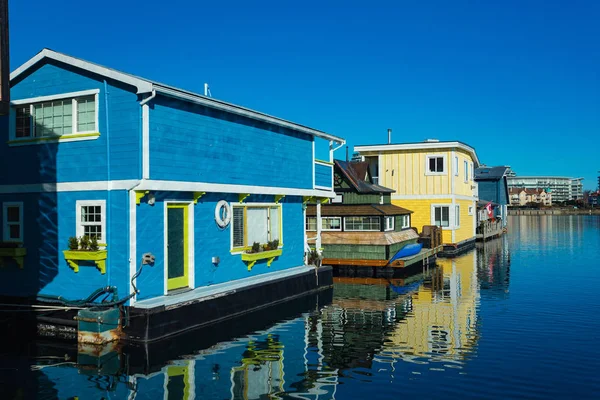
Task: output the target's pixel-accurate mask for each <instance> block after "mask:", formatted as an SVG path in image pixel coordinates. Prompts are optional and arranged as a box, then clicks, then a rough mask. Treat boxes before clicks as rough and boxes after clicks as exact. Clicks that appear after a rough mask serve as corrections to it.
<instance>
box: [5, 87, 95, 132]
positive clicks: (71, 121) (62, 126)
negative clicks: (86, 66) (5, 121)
mask: <svg viewBox="0 0 600 400" xmlns="http://www.w3.org/2000/svg"><path fill="white" fill-rule="evenodd" d="M98 94H99V90H98V89H93V90H85V91H80V92H72V93H64V94H59V95H53V96H43V97H36V98H31V99H24V100H14V101H12V103H11V104H12V108H11V124H12V125H13V126H12V127H11V130H10V131H11V140H24V139H44V138H59V137H61V136H64V135H77V134H88V133H97V132H98V130H99V128H98Z"/></svg>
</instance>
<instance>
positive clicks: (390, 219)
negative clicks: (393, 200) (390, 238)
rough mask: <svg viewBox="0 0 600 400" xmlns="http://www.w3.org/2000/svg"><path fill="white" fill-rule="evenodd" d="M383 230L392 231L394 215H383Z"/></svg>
mask: <svg viewBox="0 0 600 400" xmlns="http://www.w3.org/2000/svg"><path fill="white" fill-rule="evenodd" d="M385 230H386V231H393V230H394V217H387V216H386V217H385Z"/></svg>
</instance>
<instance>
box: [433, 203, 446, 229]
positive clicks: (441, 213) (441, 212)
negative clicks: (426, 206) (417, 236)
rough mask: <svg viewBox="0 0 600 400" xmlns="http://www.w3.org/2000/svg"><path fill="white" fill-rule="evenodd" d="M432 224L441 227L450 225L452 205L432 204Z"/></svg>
mask: <svg viewBox="0 0 600 400" xmlns="http://www.w3.org/2000/svg"><path fill="white" fill-rule="evenodd" d="M431 224H432V225H437V226H441V227H448V226H450V206H448V205H443V206H442V205H439V206H436V205H432V206H431Z"/></svg>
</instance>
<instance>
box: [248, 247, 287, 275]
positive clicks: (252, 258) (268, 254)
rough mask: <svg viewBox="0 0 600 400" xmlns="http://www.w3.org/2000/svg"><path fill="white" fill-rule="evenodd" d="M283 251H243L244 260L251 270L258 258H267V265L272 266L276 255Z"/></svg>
mask: <svg viewBox="0 0 600 400" xmlns="http://www.w3.org/2000/svg"><path fill="white" fill-rule="evenodd" d="M282 253H283V250H282V249H277V250H267V251H261V252H259V253H242V261H244V262H246V263H248V271H251V270H252V267H253V266H254V264H256V262H257V261H258V260H267V267H270V266H271V263H272V262H273V260H274V259H275V257H279V256H280V255H281V254H282Z"/></svg>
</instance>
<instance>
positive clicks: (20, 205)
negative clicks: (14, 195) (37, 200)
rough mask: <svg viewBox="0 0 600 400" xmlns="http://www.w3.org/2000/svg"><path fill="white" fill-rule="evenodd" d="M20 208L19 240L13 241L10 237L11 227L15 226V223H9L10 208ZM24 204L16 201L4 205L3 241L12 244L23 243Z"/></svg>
mask: <svg viewBox="0 0 600 400" xmlns="http://www.w3.org/2000/svg"><path fill="white" fill-rule="evenodd" d="M9 207H18V208H19V222H18V224H19V238H18V239H11V237H10V226H11V225H15V223H14V222H9V221H8V208H9ZM23 231H24V229H23V202H20V201H14V202H6V203H3V204H2V239H3V241H5V242H10V243H23Z"/></svg>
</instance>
